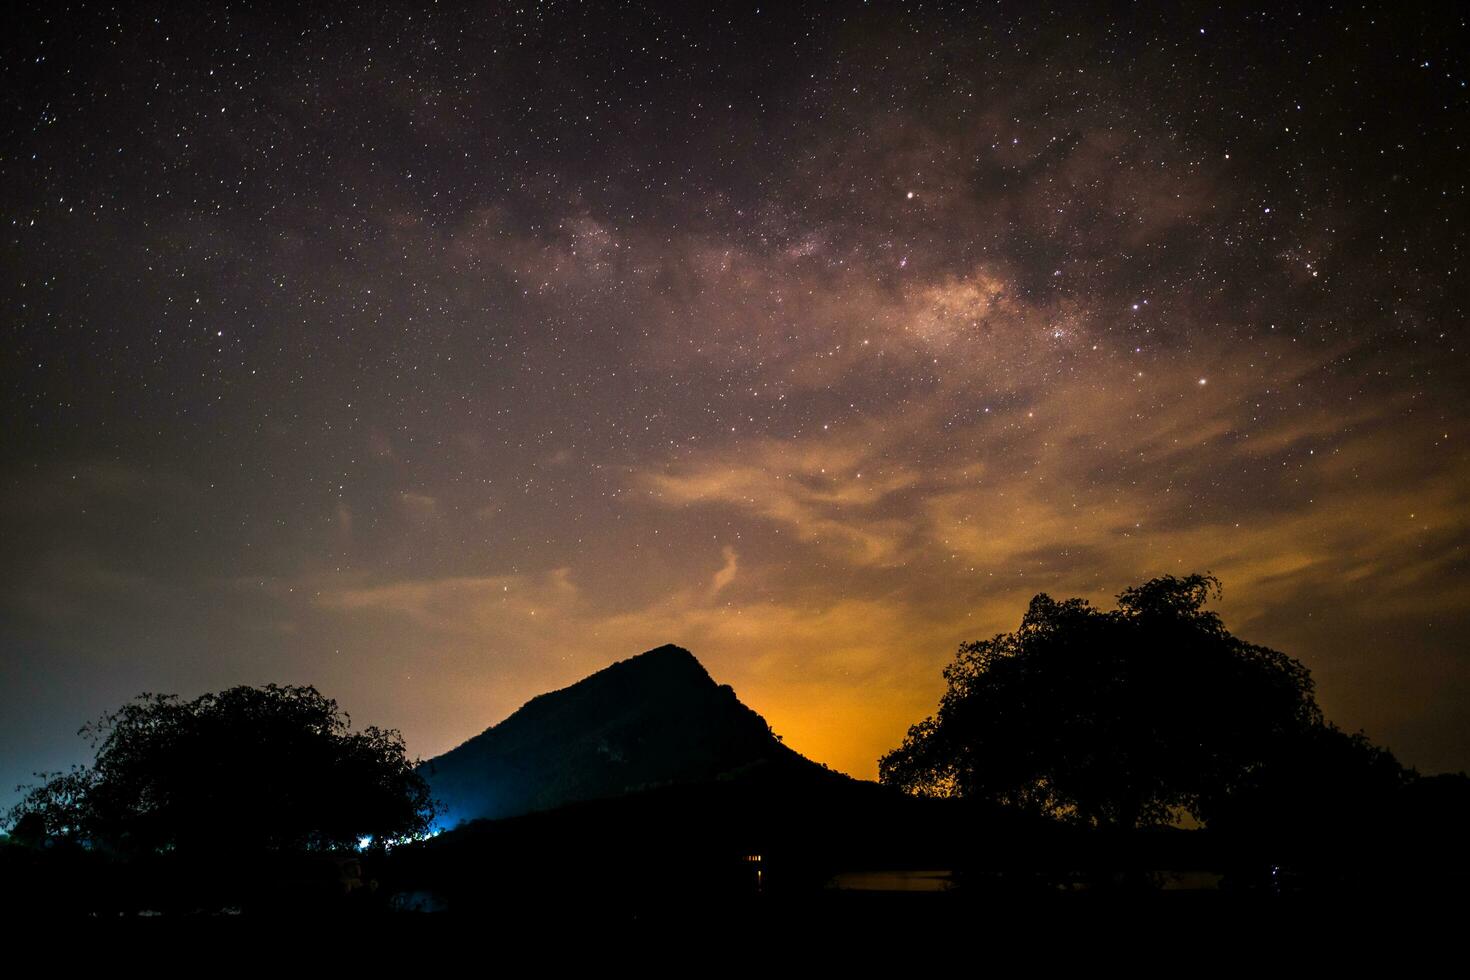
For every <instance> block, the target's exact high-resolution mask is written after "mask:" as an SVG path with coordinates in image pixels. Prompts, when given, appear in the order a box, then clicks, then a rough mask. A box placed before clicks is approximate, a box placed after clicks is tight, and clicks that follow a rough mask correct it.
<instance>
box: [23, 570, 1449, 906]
mask: <svg viewBox="0 0 1470 980" xmlns="http://www.w3.org/2000/svg"><path fill="white" fill-rule="evenodd" d="M1218 587H1219V586H1218V583H1217V582H1215V581H1214V580H1213V579H1212V578H1209V577H1207V576H1190V577H1186V578H1162V579H1156V580H1153V581H1151V582H1148V583H1144V584H1143V585H1141V586H1137V587H1135V588H1131V589H1128V590H1125V591H1124V592H1123V593H1122V594H1121V595H1120V596H1119V599H1118V605H1117V608H1116V609H1113V610H1099V609H1096V608H1094V607H1092V606H1091V605H1089V604H1088V603H1086V602H1083V601H1082V600H1075V599H1074V600H1066V601H1056V600H1053V599H1051V598H1049V597H1047V596H1038V597H1037V598H1036V599H1035V600H1033V602H1032V603H1031V605H1030V608H1029V609H1028V610H1027V612H1026V614H1025V616H1024V618H1023V619H1022V621H1021V624H1020V626H1019V628H1018V629H1017V630H1016V631H1015V632H1014V633H1008V634H1001V635H998V636H996V637H994V638H992V639H989V640H982V641H976V642H972V643H967V644H965V645H963V646H962V647H961V648H960V651H959V655H958V656H957V658H956V660H955V661H954V663H953V664H951V665H950V667H949V668H947V670H946V672H945V676H946V679H947V681H948V685H949V687H948V690H947V691H946V693H945V695H944V697H943V699H942V700H941V703H940V705H939V707H938V710H937V711H936V713H935V714H934V715H933V716H931V717H930V718H928V719H925V720H923V721H921V722H919V723H918V724H916V725H915V726H914V727H913V728H912V729H911V730H910V732H909V734H908V737H907V738H906V739H905V741H904V743H903V745H901V746H899V747H898V748H896V749H895V750H894V751H893V752H891V753H889V754H888V755H886V756H885V757H884V758H883V759H882V760H881V763H880V776H881V778H880V782H879V783H878V784H874V783H868V782H862V781H858V780H854V779H850V778H848V777H846V776H843V775H841V774H838V773H834V772H831V771H830V770H827V769H825V768H824V767H821V766H818V765H815V764H813V763H811V762H810V761H809V760H806V759H804V758H802V757H801V756H799V755H797V754H796V753H794V752H791V751H790V750H789V749H786V748H785V747H784V746H780V744H779V740H778V739H776V737H775V736H774V735H773V734H771V733H770V732H769V729H768V728H767V727H766V726H765V724H764V722H763V720H761V719H760V718H759V716H758V715H755V714H754V712H751V711H750V710H749V709H748V708H746V707H744V706H743V705H740V704H739V702H738V701H737V700H736V699H735V698H734V695H733V693H732V692H730V691H729V690H728V689H727V688H720V687H718V686H717V685H715V683H714V682H713V680H711V679H710V678H709V677H708V675H707V674H706V673H705V672H704V671H703V668H702V667H699V665H698V663H697V661H694V660H693V658H692V657H691V656H690V655H689V654H688V653H687V651H683V650H680V649H678V648H671V647H669V648H660V649H659V650H656V651H650V653H648V654H645V655H643V656H641V657H638V658H633V659H632V660H630V661H625V662H623V663H622V664H619V665H615V666H614V667H612V668H609V669H608V670H607V671H603V672H600V673H599V674H597V675H594V676H593V677H591V678H588V679H587V680H586V681H584V682H582V683H580V684H578V685H574V686H573V687H572V688H568V689H567V690H565V691H561V692H555V693H553V694H549V695H545V696H543V697H542V698H539V699H537V700H536V701H535V702H533V705H534V710H526V711H523V712H520V713H518V714H517V715H516V716H513V719H512V721H513V723H507V724H503V725H502V726H500V727H498V728H497V729H492V730H490V732H487V734H486V736H485V737H482V738H481V739H478V740H472V741H471V743H467V745H468V746H470V747H471V749H472V751H470V752H469V753H468V754H466V753H465V752H461V753H460V754H459V755H457V756H454V760H455V761H454V765H453V766H452V767H448V768H449V771H450V772H451V773H452V774H453V782H452V784H448V785H452V787H453V789H454V792H455V793H456V794H458V795H457V797H456V798H457V799H458V800H489V801H491V803H489V804H486V805H491V804H493V805H494V806H496V807H499V808H500V809H501V810H502V811H506V812H512V811H510V810H509V809H508V808H509V803H508V802H507V801H508V800H509V799H510V797H505V798H504V799H501V800H500V801H498V802H497V801H495V799H494V797H495V789H496V786H497V785H498V784H497V782H496V780H495V778H494V773H498V772H512V771H514V772H515V776H516V778H515V781H514V783H513V788H514V790H515V793H516V794H518V795H517V796H516V797H515V799H518V800H523V801H524V800H531V799H532V798H533V797H534V800H535V801H536V804H537V805H536V806H535V807H534V808H532V807H530V806H529V805H522V806H521V808H520V810H518V811H514V812H516V813H518V815H513V816H506V817H501V818H499V819H478V820H470V821H468V822H464V823H461V824H460V825H458V826H456V827H454V828H453V829H450V830H448V831H447V832H445V833H442V834H440V835H438V836H433V837H430V835H429V831H430V828H431V827H432V826H433V825H434V822H435V819H436V815H437V809H438V807H437V805H436V802H435V801H434V800H433V798H432V785H431V783H432V779H433V778H434V768H433V766H425V765H420V764H418V763H417V762H413V761H410V760H408V759H407V758H406V756H405V753H404V746H403V742H402V739H401V738H400V737H399V736H398V735H397V733H396V732H388V731H383V730H379V729H375V728H368V729H366V730H364V731H361V732H354V731H353V730H352V729H351V727H350V725H349V722H348V720H347V719H346V718H345V716H343V715H342V714H341V713H340V712H339V711H338V709H337V706H336V705H335V703H334V702H332V701H330V700H328V699H326V698H324V697H322V696H321V695H320V694H318V693H317V692H316V691H314V690H313V689H311V688H289V687H287V688H282V687H275V686H271V687H267V688H258V689H257V688H235V689H231V690H229V691H225V692H221V693H219V694H212V695H205V696H204V697H201V698H198V699H195V700H194V701H188V702H185V701H180V700H179V699H176V698H172V697H160V696H143V697H141V698H139V699H138V700H136V701H134V702H132V703H130V704H129V705H126V706H124V707H123V708H122V709H121V710H119V711H118V712H116V713H114V714H112V715H109V716H108V717H106V718H104V719H103V720H102V721H101V722H99V723H98V724H97V725H95V726H90V727H89V729H87V730H86V731H87V734H89V735H90V737H91V738H92V740H93V743H94V746H95V747H96V749H97V754H96V759H95V761H94V762H93V764H92V765H91V766H88V767H83V768H78V769H76V770H73V771H72V772H69V773H64V774H57V775H54V776H52V777H50V778H48V779H46V780H44V781H43V782H42V783H41V784H39V785H37V786H35V787H32V788H31V789H30V791H29V792H28V793H27V794H26V796H25V797H24V799H23V800H22V801H21V803H20V804H19V805H17V806H16V807H15V809H14V810H13V811H12V812H11V813H10V814H9V818H8V821H7V826H8V831H9V833H8V836H7V837H6V838H5V839H4V840H3V842H0V902H3V909H0V911H3V912H4V913H6V914H8V915H36V914H43V915H47V916H63V917H65V916H91V915H103V916H117V915H124V916H131V915H138V914H144V913H161V914H164V915H166V916H167V915H174V916H178V915H193V914H209V915H213V914H220V913H230V914H233V913H239V914H243V915H246V916H247V917H261V916H279V915H299V914H303V913H311V914H344V915H349V914H369V913H376V914H389V913H392V912H406V911H411V910H417V911H436V910H449V911H451V912H472V911H475V910H479V911H491V912H494V913H495V914H497V915H499V916H501V917H502V918H503V919H504V918H511V919H513V918H516V917H517V916H529V915H532V914H533V912H532V911H531V910H538V909H543V910H544V909H546V908H552V907H554V908H556V909H558V910H559V912H560V914H564V915H580V916H586V917H600V918H602V919H604V920H607V919H608V918H609V917H611V919H613V920H619V921H628V922H632V921H647V920H649V919H650V918H651V919H653V920H659V919H678V918H681V917H686V916H689V915H691V914H692V912H691V909H694V908H710V907H716V906H718V907H720V908H724V909H727V910H728V909H744V910H745V913H742V914H746V913H750V912H751V910H752V909H759V908H766V907H775V906H777V905H779V906H780V907H783V908H793V907H798V906H801V905H803V904H804V905H805V906H806V907H808V908H810V909H813V910H820V914H824V915H829V916H838V917H840V916H844V915H849V914H852V915H856V916H858V917H861V916H864V915H879V914H880V913H879V912H875V911H874V910H875V909H879V910H888V911H893V910H896V909H904V910H907V911H905V912H904V913H903V914H910V915H912V914H915V910H920V909H922V910H927V911H924V912H923V913H922V914H924V915H929V914H931V913H933V914H945V915H948V914H953V912H952V909H953V908H954V907H956V903H958V904H959V905H969V904H973V903H982V904H985V903H988V904H990V905H993V906H995V907H1005V906H1009V905H1011V904H1013V903H1015V902H1017V901H1021V902H1023V903H1036V902H1042V903H1056V902H1059V901H1060V902H1074V903H1076V902H1084V903H1085V902H1092V903H1096V902H1099V901H1103V902H1136V901H1144V900H1149V901H1160V900H1163V898H1161V896H1166V895H1168V894H1173V893H1175V892H1184V891H1188V892H1189V893H1190V894H1193V895H1194V898H1192V899H1191V900H1190V901H1192V902H1195V903H1198V902H1200V901H1205V900H1206V899H1204V898H1202V897H1201V896H1204V895H1208V896H1209V897H1208V899H1207V900H1208V901H1209V902H1213V903H1216V905H1218V904H1219V903H1222V902H1237V903H1238V902H1242V901H1244V902H1253V901H1259V902H1268V903H1280V902H1303V901H1306V902H1324V901H1327V902H1330V901H1337V900H1354V901H1357V900H1365V899H1366V900H1370V901H1373V902H1377V903H1387V902H1393V903H1402V902H1404V901H1406V900H1411V899H1424V900H1434V899H1435V898H1436V897H1438V896H1455V897H1456V898H1457V897H1458V894H1459V892H1461V891H1462V890H1463V888H1464V886H1465V885H1466V884H1467V883H1470V860H1467V848H1466V844H1465V831H1464V828H1465V826H1466V825H1467V824H1466V820H1467V817H1470V779H1467V778H1466V776H1464V775H1463V774H1447V775H1438V776H1423V775H1421V774H1419V773H1417V772H1415V771H1414V770H1412V769H1410V768H1407V767H1405V766H1403V765H1402V764H1401V763H1400V762H1399V761H1398V760H1397V759H1396V758H1395V757H1394V756H1393V755H1392V753H1390V752H1389V751H1387V750H1386V749H1384V748H1382V747H1379V746H1376V745H1374V744H1373V743H1372V742H1371V741H1370V740H1369V739H1368V738H1367V737H1366V736H1364V735H1363V734H1361V733H1358V734H1349V733H1346V732H1343V731H1341V730H1340V729H1338V728H1337V727H1335V726H1334V725H1332V724H1331V723H1330V721H1328V720H1327V719H1325V718H1324V717H1323V715H1322V712H1321V710H1320V708H1319V707H1318V705H1317V703H1316V700H1315V697H1314V692H1313V687H1312V681H1311V677H1310V673H1309V672H1308V671H1307V669H1306V667H1305V666H1303V665H1302V664H1300V663H1299V662H1297V661H1295V660H1293V659H1291V658H1290V657H1287V656H1286V655H1284V654H1281V653H1279V652H1277V651H1273V650H1269V649H1266V648H1263V647H1259V646H1255V645H1252V644H1249V643H1246V642H1244V641H1242V640H1239V639H1237V638H1236V637H1234V636H1233V635H1231V634H1230V633H1229V632H1228V631H1227V630H1226V629H1225V628H1224V625H1223V624H1222V623H1221V622H1220V620H1219V618H1218V617H1217V616H1216V615H1214V614H1213V613H1212V612H1209V611H1208V610H1207V609H1206V608H1205V606H1206V603H1207V601H1208V600H1209V599H1210V598H1211V597H1212V596H1213V595H1214V594H1215V593H1217V592H1218ZM691 706H693V707H691ZM720 726H728V732H727V731H725V730H724V729H722V728H721V727H720ZM736 736H738V737H736ZM675 742H677V744H672V743H675ZM475 753H478V755H476V754H475ZM523 753H524V755H523ZM461 756H463V758H461ZM481 757H483V759H481ZM562 757H565V758H567V759H569V760H575V764H574V765H573V764H571V763H569V764H568V766H569V767H570V768H567V771H565V772H563V771H560V770H558V769H557V768H556V767H557V760H558V759H559V758H562ZM446 758H448V757H446ZM476 759H481V762H483V760H485V759H488V760H491V762H493V766H491V767H490V768H489V769H486V771H487V772H488V773H490V775H486V776H484V777H483V778H482V781H481V782H479V783H476V782H475V779H476V776H475V773H476V772H477V771H478V770H477V769H476V765H477V764H478V763H476V762H475V760H476ZM525 759H534V760H535V765H534V767H533V768H534V769H536V772H531V771H529V770H526V769H525V765H526V764H525V762H524V760H525ZM629 759H634V761H635V762H636V765H631V766H630V764H629V762H628V760H629ZM660 759H664V760H668V761H667V764H666V765H665V764H664V763H660V762H659V760H660ZM467 760H468V761H467ZM518 760H520V768H519V769H517V765H518ZM487 765H489V764H488V763H486V764H485V765H482V766H481V768H485V766H487ZM663 769H668V770H669V771H668V772H667V773H664V774H663V775H662V776H661V772H662V770H663ZM629 774H633V775H629ZM630 779H636V783H630V782H628V780H630ZM503 785H506V786H512V784H510V783H504V784H503ZM459 805H461V806H464V805H465V804H463V803H461V804H459ZM527 809H534V811H535V812H525V811H526V810H527ZM909 887H918V888H922V889H923V890H924V891H925V892H926V894H924V895H918V894H914V895H905V894H902V892H903V890H904V889H906V888H909ZM864 896H866V897H864ZM1180 900H1181V899H1174V901H1176V902H1177V901H1180ZM773 903H775V904H774V905H773ZM793 903H795V904H793ZM875 903H876V904H875ZM905 903H907V904H905ZM936 903H938V904H936ZM946 903H948V904H946ZM943 909H950V910H951V911H949V912H941V911H940V910H943ZM813 914H818V913H817V912H816V911H814V912H813ZM881 914H888V912H886V911H885V912H882V913H881ZM895 914H897V913H896V912H895Z"/></svg>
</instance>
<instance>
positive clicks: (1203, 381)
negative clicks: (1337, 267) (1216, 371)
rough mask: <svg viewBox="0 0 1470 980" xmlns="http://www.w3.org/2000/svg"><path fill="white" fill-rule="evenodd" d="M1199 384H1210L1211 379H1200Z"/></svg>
mask: <svg viewBox="0 0 1470 980" xmlns="http://www.w3.org/2000/svg"><path fill="white" fill-rule="evenodd" d="M1199 383H1200V384H1208V383H1209V379H1208V378H1200V379H1199Z"/></svg>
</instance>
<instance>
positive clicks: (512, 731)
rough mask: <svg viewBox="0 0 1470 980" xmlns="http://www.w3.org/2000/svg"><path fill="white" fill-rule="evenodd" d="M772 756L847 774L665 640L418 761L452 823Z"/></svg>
mask: <svg viewBox="0 0 1470 980" xmlns="http://www.w3.org/2000/svg"><path fill="white" fill-rule="evenodd" d="M772 766H774V767H777V768H779V769H781V770H791V772H792V773H793V774H794V775H795V776H796V777H797V778H801V777H802V776H806V777H811V778H821V779H824V780H825V779H841V778H845V777H840V776H838V775H837V774H835V773H832V772H830V771H828V770H826V769H824V768H823V767H821V766H818V765H817V764H815V763H813V762H811V761H809V760H807V759H805V758H803V757H802V756H800V755H798V754H797V753H795V752H793V751H791V750H790V749H788V748H786V747H785V746H784V745H782V744H781V742H780V740H779V739H777V738H776V736H775V735H773V734H772V733H771V730H770V727H769V726H768V725H767V724H766V722H765V720H764V719H763V718H761V716H760V715H758V714H756V713H755V712H754V711H752V710H750V709H749V708H747V707H746V706H745V705H743V704H741V703H740V700H739V699H738V698H736V697H735V692H734V691H732V690H731V689H730V688H729V687H728V686H726V685H719V684H716V683H715V682H714V680H713V679H712V678H711V677H710V675H709V673H708V672H707V671H706V670H705V669H704V667H703V666H702V665H701V664H700V663H699V661H698V660H696V659H695V657H694V655H693V654H691V653H690V652H689V651H688V650H685V649H683V648H681V647H676V646H662V647H659V648H658V649H656V650H650V651H648V652H647V653H644V654H641V655H639V656H637V657H633V658H631V659H629V660H623V661H620V662H618V663H615V664H613V665H612V666H611V667H608V668H606V669H605V670H601V671H598V672H597V673H595V674H593V675H591V676H590V677H587V678H585V679H584V680H581V681H579V682H577V683H576V684H573V685H572V686H571V687H568V688H565V689H563V690H560V691H554V692H552V693H550V694H543V695H541V696H540V697H537V698H533V699H532V700H531V701H528V702H527V703H526V704H525V705H524V706H523V707H521V708H520V710H518V711H516V712H515V713H514V714H512V715H511V716H510V717H509V718H507V719H505V720H504V721H503V722H501V723H500V724H498V725H495V726H494V727H492V728H489V729H487V730H486V731H484V732H483V733H481V734H479V735H477V736H475V737H474V738H472V739H470V740H469V741H468V742H465V743H464V744H463V745H461V746H459V747H458V748H455V749H453V750H451V751H449V752H446V753H445V754H444V755H441V756H439V757H438V758H435V759H431V760H429V761H428V762H426V763H424V765H423V767H422V770H421V771H422V773H423V774H424V776H425V777H426V778H427V779H428V780H429V783H430V785H431V787H432V789H433V794H434V796H435V798H436V799H438V800H439V801H441V802H442V803H443V804H444V808H445V812H444V813H443V815H442V816H441V817H440V823H441V825H443V826H446V827H452V826H454V825H456V824H458V823H460V822H463V821H467V820H475V819H480V818H489V819H499V818H504V817H511V816H516V815H518V814H524V813H531V812H534V811H538V810H550V809H553V808H556V807H559V806H562V805H564V804H567V803H573V802H577V801H583V800H595V799H604V798H608V797H616V796H621V795H624V794H627V793H632V792H637V791H640V790H646V789H651V788H655V787H660V786H669V785H686V784H694V783H702V782H708V781H711V780H717V779H722V778H726V779H728V778H731V777H733V776H734V775H735V774H737V773H740V772H742V771H749V770H750V769H752V767H762V768H765V767H772Z"/></svg>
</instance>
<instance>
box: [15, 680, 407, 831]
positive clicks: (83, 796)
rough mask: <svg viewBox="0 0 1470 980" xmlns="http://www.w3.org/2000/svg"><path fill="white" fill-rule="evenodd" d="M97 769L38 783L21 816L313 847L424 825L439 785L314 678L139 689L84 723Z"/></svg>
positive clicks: (48, 822) (19, 809)
mask: <svg viewBox="0 0 1470 980" xmlns="http://www.w3.org/2000/svg"><path fill="white" fill-rule="evenodd" d="M83 733H84V734H86V735H88V736H90V738H91V741H92V743H93V745H94V747H95V748H96V750H97V755H96V759H95V761H94V762H93V764H92V765H91V766H90V767H82V768H77V769H74V770H73V771H72V772H69V773H65V774H61V775H57V776H54V777H53V778H51V779H49V780H48V781H47V782H45V783H44V784H42V785H40V786H36V787H33V788H32V789H31V790H30V791H29V792H28V793H27V794H26V796H25V797H24V798H23V799H22V801H21V802H20V803H19V804H18V805H17V806H16V807H15V808H14V809H13V810H12V811H11V813H10V822H11V823H19V822H20V821H22V820H24V819H27V818H28V819H29V824H30V825H31V826H35V825H36V820H37V819H38V818H39V820H40V821H41V822H42V823H43V824H44V828H45V831H46V833H47V834H48V835H51V836H53V837H63V838H72V839H76V840H79V841H82V842H85V843H88V844H91V845H97V846H102V847H105V848H107V849H109V850H110V851H113V852H115V853H120V854H124V855H160V854H177V855H189V854H194V855H201V854H209V853H211V852H213V853H218V852H219V851H220V850H221V849H228V850H229V851H230V852H232V853H236V854H239V853H264V852H275V853H304V852H309V851H323V850H330V849H333V848H344V847H351V846H354V845H356V844H358V842H359V841H360V840H362V839H363V838H368V837H371V838H374V839H376V840H379V841H384V840H392V839H398V838H405V837H412V836H417V835H421V834H423V833H424V832H425V831H426V830H427V828H428V825H429V820H430V818H431V817H432V815H433V805H432V802H431V801H430V799H429V790H428V787H427V785H426V784H425V783H424V781H423V779H422V778H421V777H419V776H418V775H417V774H416V773H415V771H414V764H413V763H412V762H410V761H409V760H408V759H407V758H405V755H404V745H403V739H402V737H401V736H400V735H399V733H398V732H396V731H389V730H383V729H379V728H374V727H370V728H367V729H364V730H363V731H360V732H353V731H350V730H349V722H348V719H347V718H346V716H345V715H343V714H342V713H341V712H340V711H339V710H338V707H337V703H336V702H335V701H333V700H331V699H329V698H326V697H323V696H322V695H321V694H320V693H318V692H317V690H316V689H315V688H312V687H291V686H286V687H281V686H277V685H274V684H272V685H268V686H266V687H263V688H253V687H234V688H230V689H229V690H226V691H222V692H220V693H218V694H205V695H203V696H202V697H199V698H195V699H194V700H192V701H182V700H180V699H179V698H177V697H175V696H173V695H150V694H145V695H141V696H139V697H138V698H136V699H135V700H133V701H131V702H129V703H128V704H125V705H123V707H122V708H120V709H119V710H118V711H116V712H114V713H112V714H109V715H107V716H105V717H104V718H102V719H101V720H100V721H99V722H97V723H96V724H94V725H89V726H88V727H87V728H85V729H83Z"/></svg>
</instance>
